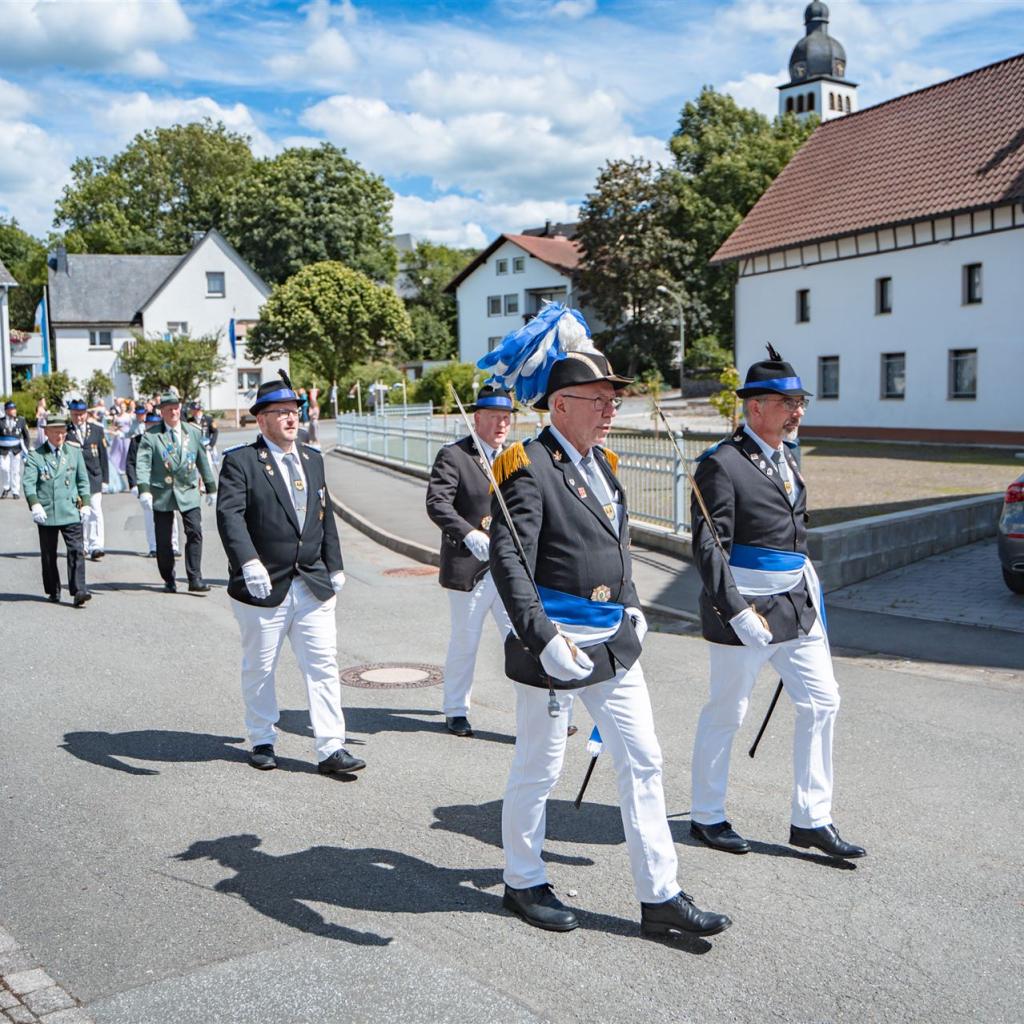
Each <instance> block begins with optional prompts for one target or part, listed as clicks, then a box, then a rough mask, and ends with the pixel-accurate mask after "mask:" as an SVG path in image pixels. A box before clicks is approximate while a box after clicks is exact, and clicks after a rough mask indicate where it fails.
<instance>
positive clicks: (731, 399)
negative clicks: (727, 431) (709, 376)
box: [708, 366, 742, 430]
mask: <svg viewBox="0 0 1024 1024" xmlns="http://www.w3.org/2000/svg"><path fill="white" fill-rule="evenodd" d="M718 383H719V384H721V385H722V390H721V391H716V392H715V393H714V394H713V395H712V396H711V397H710V398H709V399H708V401H709V402H710V403H711V407H712V408H713V409H715V410H717V412H718V415H719V416H721V417H722V419H724V420H729V422H730V423H731V424H732V429H733V430H735V429H736V425H737V424H738V423H739V421H740V406H741V404H742V403H741V401H740V398H739V396H738V395H737V394H736V389H737V388H738V387H739V386H740V373H739V370H737V369H736V367H735V366H727V367H726V368H725V369H724V370H723V371H722V373H721V375H720V376H719V378H718Z"/></svg>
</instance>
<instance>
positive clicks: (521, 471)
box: [491, 346, 731, 935]
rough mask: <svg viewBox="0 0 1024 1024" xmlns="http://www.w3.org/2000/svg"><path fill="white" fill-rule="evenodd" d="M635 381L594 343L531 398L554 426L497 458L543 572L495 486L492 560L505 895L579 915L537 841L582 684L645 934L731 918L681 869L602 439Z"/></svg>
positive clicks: (554, 917) (524, 906)
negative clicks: (613, 783)
mask: <svg viewBox="0 0 1024 1024" xmlns="http://www.w3.org/2000/svg"><path fill="white" fill-rule="evenodd" d="M627 383H629V381H628V380H627V379H626V378H623V377H619V376H616V375H615V374H614V373H613V372H612V368H611V366H610V365H609V363H608V361H607V360H606V359H605V358H604V356H602V355H601V354H600V353H598V352H597V351H596V349H593V347H592V346H591V347H590V348H589V349H588V350H587V351H571V352H568V353H567V354H566V355H565V356H564V358H562V359H561V360H560V361H558V362H556V363H555V364H554V366H553V367H552V369H551V371H550V376H549V378H548V381H547V390H546V392H545V394H544V395H542V397H541V398H540V399H539V400H538V401H537V402H536V407H537V408H540V409H549V410H550V414H551V426H550V427H549V428H547V429H545V430H544V431H542V432H541V434H540V436H539V437H538V438H537V440H536V441H533V442H530V443H527V444H526V445H521V444H515V445H512V446H510V447H509V448H508V449H507V450H506V452H505V453H504V454H503V455H501V456H500V457H499V458H498V459H497V461H496V463H495V475H496V477H497V479H498V481H499V486H500V488H501V494H502V496H503V497H504V499H505V501H506V502H507V504H508V508H509V512H510V514H511V517H512V521H513V523H514V525H515V528H516V530H517V531H518V534H519V537H520V539H521V542H522V545H523V548H524V550H525V554H526V558H527V560H528V562H529V567H530V570H531V571H532V572H533V574H534V578H535V581H536V588H535V586H534V583H533V582H532V581H531V579H530V575H529V573H528V572H527V570H526V568H525V567H524V565H523V563H522V561H521V560H520V556H519V554H518V553H517V548H516V545H515V541H514V540H513V537H512V533H511V531H510V529H509V525H508V524H507V522H506V521H505V519H504V517H503V515H502V511H501V508H500V506H499V503H498V501H497V499H495V501H494V503H493V506H492V512H491V514H492V516H493V520H492V523H491V572H492V573H493V575H494V581H495V583H496V585H497V588H498V593H499V594H500V595H501V598H502V601H503V602H504V604H505V608H506V609H507V611H508V613H509V616H510V618H511V619H512V626H513V629H514V630H515V633H514V635H510V636H509V637H508V638H507V639H506V642H505V646H506V663H505V671H506V674H508V675H509V676H510V678H512V679H513V680H514V686H515V690H516V725H517V729H516V749H515V756H514V758H513V762H512V768H511V772H510V775H509V781H508V788H507V789H506V792H505V800H504V805H503V808H502V822H501V824H502V844H503V846H504V850H505V872H504V878H505V895H504V905H505V907H506V908H507V909H509V910H511V911H512V912H513V913H515V914H518V915H519V916H520V917H522V918H523V919H524V920H525V921H527V922H528V923H529V924H532V925H534V926H536V927H538V928H545V929H548V930H551V931H569V930H570V929H572V928H575V927H576V926H577V923H578V922H577V919H576V915H575V914H573V912H572V911H571V910H569V909H568V908H567V907H565V906H564V905H563V904H562V903H560V902H559V900H558V899H557V898H556V897H555V895H554V893H553V891H552V889H551V886H550V885H549V884H548V880H547V871H546V867H545V864H544V861H543V860H542V859H541V847H542V845H543V842H544V828H545V805H546V802H547V798H548V794H549V793H550V792H551V790H552V789H553V788H554V785H555V783H556V782H557V781H558V776H559V774H560V772H561V767H562V760H563V757H564V754H565V743H566V714H565V713H566V712H568V710H569V707H570V705H571V703H572V701H573V699H574V696H578V697H579V699H580V700H582V701H583V703H584V704H585V705H586V707H587V710H588V711H589V712H590V714H591V716H592V717H593V719H594V722H595V723H596V724H597V726H598V728H599V729H600V732H601V736H602V737H603V739H604V744H605V746H606V747H607V748H608V750H609V751H610V753H611V756H612V760H613V761H614V763H615V770H616V775H617V779H618V789H619V803H620V807H621V810H622V825H623V829H624V830H625V835H626V845H627V847H628V850H629V858H630V864H631V867H632V871H633V879H634V885H635V890H636V895H637V898H638V899H639V900H640V904H641V927H642V929H643V931H644V933H645V934H668V933H671V932H688V933H691V934H697V935H715V934H717V933H718V932H721V931H723V930H724V929H726V928H728V927H729V925H730V924H731V921H730V920H729V918H728V917H726V916H724V915H723V914H713V913H709V912H706V911H701V910H698V909H697V907H696V906H695V905H694V903H693V901H692V899H691V898H690V897H689V896H687V895H686V894H685V893H684V892H682V890H681V889H680V887H679V884H678V882H677V881H676V869H677V861H676V851H675V845H674V843H673V841H672V833H671V832H670V830H669V826H668V821H667V820H666V817H665V799H664V793H663V790H662V781H661V766H662V759H661V750H660V748H659V746H658V740H657V737H656V736H655V734H654V722H653V718H652V715H651V705H650V700H649V698H648V694H647V684H646V682H645V681H644V675H643V671H642V669H641V668H640V662H639V658H640V650H641V644H642V641H643V638H644V634H645V633H646V632H647V623H646V620H645V619H644V616H643V613H642V612H641V611H640V600H639V598H638V596H637V592H636V588H635V587H634V585H633V578H632V568H631V564H630V555H629V528H628V521H627V506H626V496H625V492H624V490H623V488H622V484H621V483H620V482H619V480H618V479H617V478H616V475H615V468H616V465H617V462H618V460H617V458H616V457H615V456H614V455H613V453H611V452H609V451H607V450H605V449H604V448H602V447H601V446H602V445H603V443H604V441H605V439H606V438H607V435H608V431H609V430H610V429H611V425H612V420H613V419H614V417H615V410H616V408H617V407H618V405H619V403H620V401H621V400H620V399H619V398H617V397H616V394H615V392H616V390H617V389H620V388H621V387H623V386H624V385H625V384H627ZM538 592H539V596H538ZM552 715H554V716H556V717H552Z"/></svg>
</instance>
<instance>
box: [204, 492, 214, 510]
mask: <svg viewBox="0 0 1024 1024" xmlns="http://www.w3.org/2000/svg"><path fill="white" fill-rule="evenodd" d="M216 501H217V498H216V496H215V495H213V494H208V495H207V496H206V507H207V508H210V507H211V506H212V505H214V504H215V503H216Z"/></svg>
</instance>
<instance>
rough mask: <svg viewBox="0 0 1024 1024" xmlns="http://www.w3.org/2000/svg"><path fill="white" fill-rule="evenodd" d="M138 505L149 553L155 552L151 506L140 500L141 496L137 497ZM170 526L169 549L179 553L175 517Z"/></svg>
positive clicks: (154, 532)
mask: <svg viewBox="0 0 1024 1024" xmlns="http://www.w3.org/2000/svg"><path fill="white" fill-rule="evenodd" d="M139 504H140V505H141V506H142V525H143V527H144V529H145V531H146V544H147V546H148V547H149V550H150V553H152V552H154V551H156V527H155V526H154V525H153V506H152V505H151V504H150V503H149V502H147V501H143V500H142V495H141V494H140V495H139ZM172 524H173V525H172V526H171V547H172V548H173V549H174V550H175V551H180V550H181V548H179V547H178V517H177V516H175V517H174V519H173V520H172Z"/></svg>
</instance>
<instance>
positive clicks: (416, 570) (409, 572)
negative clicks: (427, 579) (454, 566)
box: [382, 565, 437, 576]
mask: <svg viewBox="0 0 1024 1024" xmlns="http://www.w3.org/2000/svg"><path fill="white" fill-rule="evenodd" d="M382 575H384V576H436V575H437V566H434V565H414V566H411V567H409V568H407V569H385V570H384V572H383V573H382Z"/></svg>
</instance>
